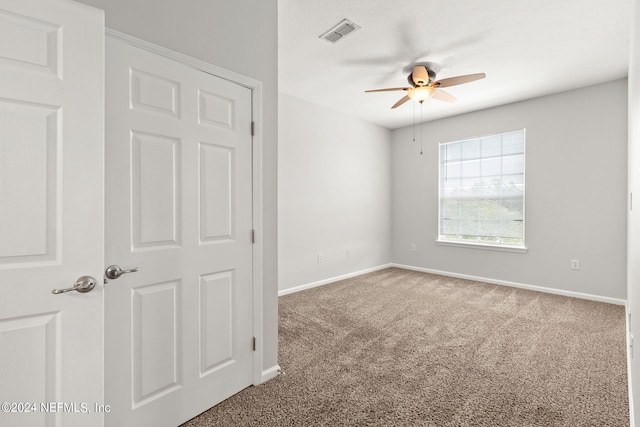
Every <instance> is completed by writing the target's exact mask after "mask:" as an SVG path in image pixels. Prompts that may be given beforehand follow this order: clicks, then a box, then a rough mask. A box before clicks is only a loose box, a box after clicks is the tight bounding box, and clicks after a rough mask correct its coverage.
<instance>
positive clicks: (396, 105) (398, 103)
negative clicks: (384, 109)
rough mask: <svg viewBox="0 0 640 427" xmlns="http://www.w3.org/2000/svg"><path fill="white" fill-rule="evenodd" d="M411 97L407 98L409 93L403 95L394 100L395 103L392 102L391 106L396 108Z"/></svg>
mask: <svg viewBox="0 0 640 427" xmlns="http://www.w3.org/2000/svg"><path fill="white" fill-rule="evenodd" d="M410 99H411V98H409V95H405V96H404V97H402V99H400V101H398V102H396V103H395V104H393V107H391V108H392V109H393V108H397V107H399V106H401V105H402V104H404V103H405V102H407V101H408V100H410Z"/></svg>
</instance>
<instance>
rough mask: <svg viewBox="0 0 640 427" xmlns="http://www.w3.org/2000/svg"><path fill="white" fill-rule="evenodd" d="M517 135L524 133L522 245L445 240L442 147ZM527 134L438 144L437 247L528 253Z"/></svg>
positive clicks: (505, 133) (516, 131) (482, 136)
mask: <svg viewBox="0 0 640 427" xmlns="http://www.w3.org/2000/svg"><path fill="white" fill-rule="evenodd" d="M515 133H522V138H523V141H522V144H523V150H522V156H523V164H522V186H523V187H522V188H523V191H522V244H509V243H502V242H496V243H493V242H483V241H479V240H478V241H465V240H454V239H443V237H442V236H443V234H442V192H443V184H442V177H443V175H442V173H443V172H442V167H443V166H444V163H443V161H442V147H443V146H444V145H447V144H455V143H462V142H466V141H474V140H478V141H480V140H481V139H483V138H490V137H497V136H500V137H502V136H504V135H508V134H515ZM526 142H527V132H526V128H522V129H518V130H514V131H507V132H500V133H495V134H485V135H479V136H475V137H470V138H463V139H459V140H454V141H449V142H441V143H439V144H438V234H437V238H436V244H437V245H441V246H455V247H465V248H471V249H485V250H493V251H503V252H520V253H526V252H527V250H528V249H527V246H526V193H527V191H526V188H527V186H526V159H527V154H526V151H527V150H526V146H527V143H526ZM502 157H504V154H501V155H500V158H502ZM481 158H482V157H479V159H481Z"/></svg>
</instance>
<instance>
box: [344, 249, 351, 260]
mask: <svg viewBox="0 0 640 427" xmlns="http://www.w3.org/2000/svg"><path fill="white" fill-rule="evenodd" d="M345 255H346V256H347V258H349V257H350V256H351V251H350V250H349V249H347V252H346V254H345Z"/></svg>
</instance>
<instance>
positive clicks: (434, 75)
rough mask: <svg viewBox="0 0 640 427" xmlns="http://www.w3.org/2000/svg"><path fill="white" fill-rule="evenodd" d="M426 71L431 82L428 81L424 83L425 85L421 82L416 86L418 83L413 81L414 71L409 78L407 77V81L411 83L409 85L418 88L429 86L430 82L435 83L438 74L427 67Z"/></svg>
mask: <svg viewBox="0 0 640 427" xmlns="http://www.w3.org/2000/svg"><path fill="white" fill-rule="evenodd" d="M424 69H425V70H427V75H428V76H429V81H426V82H424V83H423V82H422V81H419V83H418V84H416V82H414V81H413V71H412V72H411V73H410V74H409V76H407V81H408V82H409V84H410V85H411V86H413V87H416V86H424V85H426V84H428V83H429V82H432V81H434V80H435V78H436V73H435V71H433V70H432V69H430V68H427V67H424Z"/></svg>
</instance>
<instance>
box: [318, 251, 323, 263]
mask: <svg viewBox="0 0 640 427" xmlns="http://www.w3.org/2000/svg"><path fill="white" fill-rule="evenodd" d="M320 262H322V252H320V253H318V263H320Z"/></svg>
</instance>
